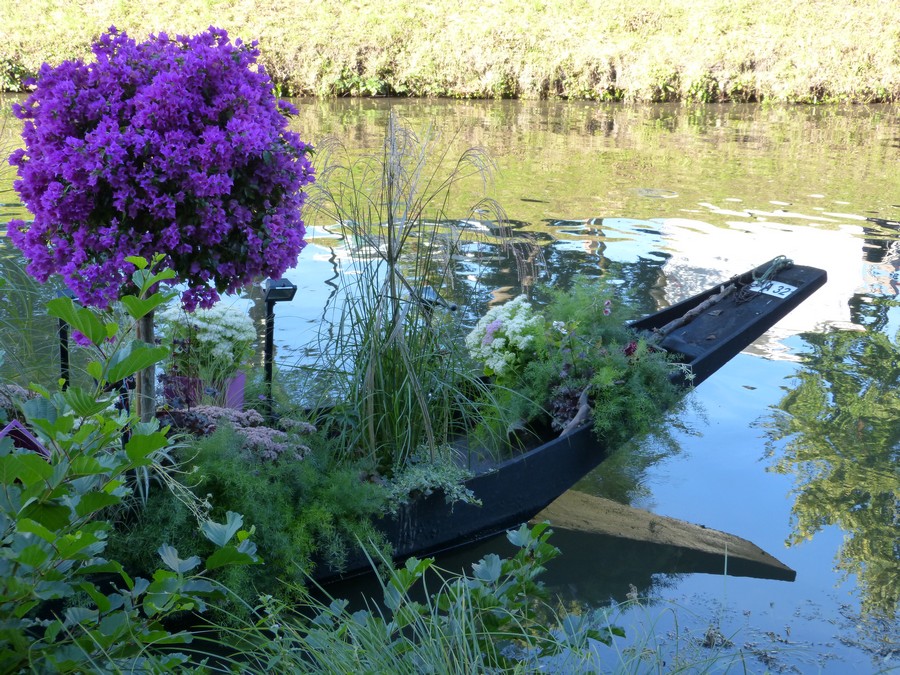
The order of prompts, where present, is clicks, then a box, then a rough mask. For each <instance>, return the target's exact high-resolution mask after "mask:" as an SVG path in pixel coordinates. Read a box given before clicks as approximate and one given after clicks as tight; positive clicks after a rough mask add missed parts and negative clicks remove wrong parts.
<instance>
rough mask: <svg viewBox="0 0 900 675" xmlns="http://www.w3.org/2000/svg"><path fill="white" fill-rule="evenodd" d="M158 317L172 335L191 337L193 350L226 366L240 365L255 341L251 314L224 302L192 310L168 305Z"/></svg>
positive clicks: (165, 329)
mask: <svg viewBox="0 0 900 675" xmlns="http://www.w3.org/2000/svg"><path fill="white" fill-rule="evenodd" d="M158 316H159V319H160V322H161V324H162V327H163V330H164V331H165V332H166V333H167V334H168V335H169V337H175V338H181V339H184V338H187V339H189V340H190V345H191V349H192V350H195V351H198V352H202V357H201V358H204V359H208V360H209V361H214V362H217V363H221V364H222V365H223V366H226V364H231V365H233V366H234V367H237V366H239V365H241V363H242V362H243V361H244V360H246V359H247V357H248V356H249V355H250V353H251V350H252V347H253V343H254V342H255V341H256V329H255V328H254V327H253V320H252V319H251V318H250V316H249V315H248V314H247V313H246V312H242V311H240V310H238V309H237V308H235V307H233V306H230V305H225V304H223V303H220V304H218V305H214V306H213V307H211V308H210V309H197V310H195V311H194V312H191V313H188V312H185V311H184V310H183V309H181V308H180V307H178V306H176V307H169V308H168V309H165V310H164V311H162V312H160V313H159V315H158ZM198 356H199V355H198ZM226 367H227V366H226Z"/></svg>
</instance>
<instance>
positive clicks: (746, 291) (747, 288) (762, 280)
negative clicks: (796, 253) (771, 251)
mask: <svg viewBox="0 0 900 675" xmlns="http://www.w3.org/2000/svg"><path fill="white" fill-rule="evenodd" d="M793 266H794V261H793V260H791V259H790V258H788V257H787V256H784V255H780V256H778V257H777V258H775V259H774V260H772V262H771V263H769V266H768V267H767V268H766V269H765V270H764V271H763V273H762V274H759V275H757V274H756V270H753V273H752V276H753V281H752V282H750V283H749V284H746V285H744V286H742V287H741V289H740V290H739V291H738V292H737V294H736V295H735V296H734V302H735V304H738V305H740V304H743V303H745V302H747V301H749V300H752V299H753V298H755V297H756V296H757V295H759V294H760V293H761V292H762V289H763V288H765V285H766V283H767V282H769V281H772V279H773V278H774V277H775V275H776V274H778V273H779V272H780V271H781V270H786V269H788V268H789V267H793ZM754 287H755V288H754Z"/></svg>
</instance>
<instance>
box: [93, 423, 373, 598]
mask: <svg viewBox="0 0 900 675" xmlns="http://www.w3.org/2000/svg"><path fill="white" fill-rule="evenodd" d="M200 410H202V408H200ZM254 428H256V429H262V428H263V427H254ZM282 433H283V435H284V438H282V439H280V442H281V443H283V444H284V446H285V449H284V450H283V452H280V453H278V455H277V456H275V457H272V458H268V459H267V458H264V457H263V455H262V454H261V453H260V452H258V451H257V450H256V449H255V448H252V447H251V448H248V443H251V441H252V439H251V440H250V441H248V439H247V437H246V436H245V435H244V434H243V433H242V430H241V429H236V428H233V427H232V426H230V425H229V424H228V423H226V422H223V421H221V420H220V422H219V423H218V428H217V429H216V431H215V432H214V433H212V434H211V435H209V436H206V437H200V438H194V439H193V440H192V441H191V443H190V444H189V445H186V446H185V447H183V448H181V449H180V450H179V452H178V459H179V460H180V461H179V467H180V471H181V473H180V474H178V475H177V476H174V478H176V479H177V480H178V485H176V486H173V487H174V488H175V489H174V490H172V491H166V490H158V491H157V493H156V495H155V497H154V498H152V499H151V500H150V501H149V503H148V506H147V508H146V509H143V510H141V511H140V512H138V513H136V514H135V516H134V517H133V518H130V519H128V520H127V521H123V522H122V523H121V524H120V526H119V527H118V528H117V531H116V532H115V533H114V534H113V535H112V537H111V540H112V543H111V546H112V548H113V550H114V551H115V552H116V555H117V556H118V557H119V558H120V560H122V562H123V563H124V564H125V565H126V567H128V568H130V569H135V570H145V569H147V567H148V566H149V565H151V564H152V563H153V561H154V558H155V552H156V549H157V547H158V546H159V545H160V544H161V543H163V542H166V541H170V542H174V543H176V544H177V545H178V546H179V547H187V546H190V545H191V542H192V541H193V539H194V538H195V526H194V523H193V521H194V520H195V516H194V515H193V514H191V513H190V510H189V509H188V508H187V507H186V506H185V504H184V500H183V499H181V498H180V497H179V495H180V494H181V493H182V492H183V491H187V492H188V493H190V494H191V495H192V496H193V498H194V499H196V500H198V501H199V502H201V503H202V504H203V508H204V512H203V513H204V514H205V515H208V517H212V518H214V519H221V518H222V517H223V516H224V515H225V514H227V512H229V511H235V512H240V513H242V514H243V516H244V518H245V520H246V522H247V523H248V525H251V526H252V527H253V528H254V529H255V535H254V542H255V543H256V545H257V546H258V547H259V551H260V555H261V556H262V557H263V558H264V559H265V561H266V565H265V568H262V567H258V568H257V567H252V568H251V567H247V568H242V569H236V568H235V569H226V570H222V571H221V572H220V573H217V574H216V575H215V578H216V579H217V580H219V581H221V582H222V583H223V584H225V585H227V586H228V587H229V588H230V589H231V590H232V591H233V592H234V593H235V594H236V595H237V596H240V597H241V598H243V599H244V601H245V602H250V603H253V602H255V600H256V597H257V595H258V594H260V593H271V594H276V595H277V594H279V593H283V592H288V591H287V589H286V587H283V586H282V582H286V583H290V584H294V585H299V584H304V583H306V581H307V575H308V574H311V573H313V572H314V571H315V568H316V566H317V565H326V566H328V567H329V568H331V569H334V570H336V571H340V569H341V568H342V567H343V566H344V565H345V564H346V561H347V559H348V557H349V556H351V555H353V554H354V552H355V550H356V547H357V543H358V542H359V541H364V542H370V541H371V542H376V543H377V544H378V545H380V546H381V547H382V549H386V545H384V544H383V542H382V537H381V535H380V534H379V533H378V532H377V531H376V530H375V528H374V526H373V525H372V521H373V519H374V518H375V517H377V516H379V515H381V514H382V513H383V512H384V504H385V495H386V491H385V488H384V487H382V486H381V485H379V484H377V483H373V482H370V481H367V480H364V478H363V472H362V471H361V470H360V468H359V467H357V466H355V465H352V464H350V465H347V464H341V463H338V462H336V461H335V458H334V456H333V453H332V452H331V451H330V450H328V449H327V448H326V449H324V450H323V445H327V444H325V443H323V441H322V439H321V438H320V437H319V436H316V435H314V436H310V435H309V433H308V432H306V431H304V432H303V433H301V434H298V433H297V432H296V431H294V430H291V431H288V432H282ZM309 446H312V447H309ZM209 550H211V547H210V546H209V544H205V543H204V544H202V545H201V546H199V547H198V549H197V553H199V554H203V553H206V552H208V551H209Z"/></svg>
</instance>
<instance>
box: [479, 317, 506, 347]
mask: <svg viewBox="0 0 900 675" xmlns="http://www.w3.org/2000/svg"><path fill="white" fill-rule="evenodd" d="M502 327H503V319H494V320H493V321H491V322H490V323H489V324H488V325H487V328H485V329H484V338H483V339H482V340H481V344H483V345H484V346H487V345H489V344H491V343H492V342H493V341H494V333H496V332H497V331H498V330H500V329H501V328H502Z"/></svg>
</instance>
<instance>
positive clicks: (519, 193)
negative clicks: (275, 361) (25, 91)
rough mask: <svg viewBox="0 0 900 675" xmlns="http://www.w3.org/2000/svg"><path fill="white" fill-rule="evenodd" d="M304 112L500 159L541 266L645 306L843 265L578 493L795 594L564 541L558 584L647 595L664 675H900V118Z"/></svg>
mask: <svg viewBox="0 0 900 675" xmlns="http://www.w3.org/2000/svg"><path fill="white" fill-rule="evenodd" d="M298 104H299V107H300V115H299V117H298V120H297V123H296V124H297V129H298V130H299V131H300V132H301V134H302V135H303V137H304V139H305V140H308V141H310V142H312V143H313V144H319V143H320V142H321V141H322V140H323V139H324V138H326V137H332V136H333V137H337V138H338V139H341V140H342V141H344V142H345V143H346V144H347V145H349V146H352V147H357V148H366V149H372V150H374V149H377V148H378V147H379V145H380V143H381V140H382V139H383V135H384V131H385V127H386V122H387V117H388V114H389V111H390V109H391V108H392V107H393V109H395V110H396V111H397V112H399V113H400V115H401V116H402V117H403V118H404V119H405V121H406V122H407V123H408V124H409V125H410V126H411V127H412V128H413V129H425V128H426V127H428V126H429V125H432V126H433V128H434V129H435V130H436V131H437V132H438V133H440V134H441V139H442V140H441V144H440V145H439V147H444V148H449V154H450V156H456V155H458V154H459V153H461V152H462V151H463V150H464V149H466V148H468V147H471V146H482V147H484V148H486V149H487V150H489V151H490V153H491V155H492V156H493V158H494V160H495V161H496V163H497V168H498V171H497V172H496V174H495V181H494V184H493V186H492V189H491V190H490V194H491V196H493V197H495V198H496V199H497V200H498V201H499V202H500V203H501V204H502V206H503V207H504V208H505V210H506V212H507V215H508V217H509V218H510V219H511V220H512V221H514V223H515V224H516V233H517V234H518V235H519V236H520V237H521V238H522V240H523V241H529V242H537V243H538V244H539V245H540V252H541V255H540V256H539V259H538V261H537V263H536V266H535V267H533V268H532V269H531V272H532V274H533V275H535V276H537V277H539V278H543V279H544V280H550V281H554V282H557V283H564V282H565V280H566V279H568V278H571V277H572V275H574V274H578V273H580V274H589V275H600V274H603V275H608V276H610V277H611V278H613V279H619V280H621V281H622V282H623V284H622V292H623V296H625V297H627V299H628V301H629V302H632V303H634V304H636V305H637V306H639V307H640V308H641V309H642V310H643V311H647V312H649V311H652V310H654V309H656V308H657V307H660V306H664V305H666V304H670V303H672V302H675V301H677V300H679V299H681V298H683V297H686V296H688V295H690V294H692V293H693V292H696V291H698V290H700V289H702V288H705V287H707V286H709V285H711V284H713V283H716V282H719V281H722V280H725V279H727V278H728V277H730V276H731V275H732V274H734V273H736V272H741V271H744V270H746V269H749V268H750V267H752V266H755V265H757V264H761V263H764V262H766V261H768V260H769V259H771V258H773V257H775V256H777V255H786V256H788V257H790V258H792V259H793V260H795V261H796V262H797V263H798V264H804V265H813V266H817V267H822V268H824V269H826V270H827V272H828V275H829V281H828V284H827V285H826V286H825V287H824V288H823V289H821V290H819V291H818V292H817V293H816V294H815V295H814V296H813V297H812V298H811V299H810V300H808V301H806V302H805V303H804V304H803V305H802V306H801V307H800V308H799V309H797V310H795V311H794V312H793V313H792V314H790V315H789V316H788V317H787V318H785V319H784V320H783V321H782V322H780V323H779V324H778V325H777V326H776V327H775V328H774V329H772V330H770V331H769V332H768V333H767V334H766V335H765V336H764V337H763V338H761V339H760V340H758V341H757V342H756V343H754V344H753V345H752V346H751V347H750V348H748V349H747V350H746V351H745V352H744V353H743V354H741V355H739V356H738V357H736V358H735V359H733V360H732V361H731V362H730V363H729V364H727V365H726V366H725V367H724V368H723V369H722V370H721V371H719V372H718V373H716V374H715V375H714V376H713V377H711V378H710V379H709V380H707V381H706V382H704V383H703V384H702V385H700V386H699V387H698V388H697V389H696V390H695V391H693V392H692V393H691V394H690V395H689V401H688V403H689V405H688V406H687V407H686V408H685V409H684V410H683V411H680V412H679V413H678V415H677V416H673V417H671V418H670V419H669V420H668V422H669V427H670V428H669V429H668V433H667V434H666V437H665V438H661V437H660V438H650V439H643V440H641V441H637V442H635V443H634V444H632V445H631V446H630V447H628V448H625V449H623V450H622V451H621V452H619V453H618V454H617V455H615V456H614V457H612V458H611V459H610V460H609V461H607V462H605V463H604V464H603V465H602V466H601V467H600V468H599V469H598V470H597V471H596V472H594V473H593V474H591V475H589V476H587V477H586V478H585V479H584V480H583V481H582V482H581V483H580V484H579V485H578V486H577V487H576V489H577V490H581V491H586V492H590V493H593V494H597V495H601V496H606V497H610V498H613V499H617V500H619V501H622V502H627V503H630V504H632V505H634V506H638V507H641V508H645V509H648V510H650V511H653V512H655V513H658V514H660V515H665V516H671V517H674V518H680V519H683V520H687V521H690V522H693V523H698V524H702V525H705V526H707V527H711V528H716V529H720V530H724V531H726V532H730V533H732V534H735V535H738V536H740V537H743V538H745V539H749V540H750V541H752V542H754V543H755V544H757V545H758V546H760V547H761V548H763V549H764V550H766V551H768V552H769V553H771V554H773V555H774V556H775V557H777V558H778V559H780V560H781V561H782V562H784V563H785V564H787V565H788V566H790V567H791V568H793V569H795V570H796V571H797V578H796V581H794V582H783V581H770V580H764V579H752V578H741V577H731V576H724V575H722V574H688V573H684V572H682V571H680V570H683V569H685V567H684V565H686V564H688V561H682V562H679V561H675V562H673V561H672V560H670V559H667V558H664V557H663V556H662V555H657V553H656V552H654V550H653V549H648V548H646V547H639V546H637V545H633V544H629V543H627V542H624V541H621V540H609V539H602V538H599V537H593V538H592V537H590V536H587V535H577V534H575V533H567V532H557V535H556V537H555V543H556V544H557V545H558V546H559V547H560V548H561V549H562V553H563V555H562V558H561V560H560V561H559V562H558V564H556V565H554V566H553V567H552V568H551V569H550V570H549V572H548V577H547V581H548V584H549V585H550V586H551V589H552V590H553V591H555V592H558V593H559V594H560V595H561V597H562V598H563V599H564V602H565V603H566V604H569V605H572V604H580V605H582V606H585V607H601V606H606V605H608V604H609V602H610V600H614V601H623V600H625V599H626V597H627V595H628V594H629V592H631V593H634V592H636V593H637V595H638V596H640V597H641V598H644V600H642V606H641V607H639V608H633V609H630V610H628V611H626V612H624V613H622V614H621V615H619V616H617V623H618V624H619V625H621V626H623V627H624V628H625V629H626V632H627V633H628V634H629V636H631V638H630V639H636V640H637V646H638V647H639V648H645V649H652V650H659V651H660V652H661V653H662V654H664V655H665V656H664V660H665V661H666V663H667V664H668V665H667V667H668V668H671V667H674V666H675V664H676V663H677V659H676V658H675V656H674V654H675V652H676V651H678V652H679V653H681V654H684V653H691V654H693V655H694V658H704V657H707V656H709V655H710V651H709V650H708V649H706V648H705V647H703V646H702V643H703V642H704V641H707V642H709V641H710V640H711V641H715V640H716V639H717V638H721V640H727V642H728V643H730V645H731V647H729V648H726V650H725V651H726V652H727V653H731V654H742V655H743V656H742V658H743V661H738V662H735V663H733V664H732V668H734V670H735V672H743V670H744V669H746V670H747V671H749V672H764V671H765V670H766V669H768V670H770V671H773V672H799V673H807V672H825V673H848V672H857V673H871V672H881V671H889V670H891V669H898V668H900V630H898V622H897V618H898V597H900V515H898V505H900V398H898V396H897V390H898V384H900V343H898V331H900V302H898V298H900V232H898V231H900V224H898V221H900V109H897V108H886V107H857V108H838V107H829V108H769V107H761V106H752V107H751V106H746V107H745V106H727V107H718V106H704V107H699V108H685V107H671V106H658V107H647V106H645V107H634V108H632V107H623V106H601V105H595V104H587V103H540V102H427V101H425V102H423V101H406V100H398V101H386V100H378V101H372V100H364V101H355V100H354V101H326V102H322V101H312V102H305V101H299V102H298ZM0 187H2V186H0ZM14 210H15V209H13V208H7V214H9V213H11V212H13V211H14ZM449 215H451V216H452V215H454V214H452V213H451V214H449ZM458 217H462V215H460V216H458ZM313 241H314V243H313V244H311V245H310V246H309V247H308V248H307V249H306V250H305V251H304V253H303V254H302V256H301V260H300V263H299V265H298V267H297V268H296V269H295V270H293V271H292V272H290V273H288V274H287V275H286V276H287V277H288V278H290V279H291V280H292V281H294V282H295V283H297V284H298V285H299V286H300V288H301V292H299V293H298V294H297V297H296V299H295V300H294V301H293V302H292V303H290V304H289V305H279V307H278V309H277V323H276V342H277V345H278V349H279V361H280V362H281V363H282V364H283V365H285V366H286V365H289V364H290V363H292V362H298V361H300V360H302V358H303V353H304V346H303V345H304V343H305V341H306V340H307V339H308V338H310V337H311V336H312V335H313V331H314V328H315V325H316V323H317V320H318V317H319V316H320V314H321V307H322V304H323V302H324V298H325V296H326V291H327V290H328V288H329V287H328V286H327V282H328V281H329V279H330V277H331V276H332V270H333V268H332V262H333V251H332V250H331V249H330V248H329V246H330V242H329V240H328V239H327V238H325V237H314V238H313ZM514 268H515V265H514V263H513V262H511V261H510V262H508V263H504V264H501V265H498V266H497V267H496V269H494V270H492V271H491V272H490V273H489V274H488V275H486V280H487V283H488V284H489V286H490V288H489V289H488V290H490V291H492V292H493V293H494V294H495V295H497V296H501V295H508V294H515V293H518V292H521V287H520V286H519V285H518V282H517V281H516V280H515V275H514V273H513V272H514ZM501 546H502V540H498V541H494V542H489V543H487V544H486V545H485V546H484V547H483V548H481V549H479V551H480V552H484V551H487V550H498V549H499V548H500V547H501ZM477 553H478V552H475V555H477ZM469 555H470V556H471V555H472V554H469ZM443 562H444V564H445V565H448V566H451V565H458V564H461V563H464V562H465V559H464V558H460V557H453V558H448V559H446V560H445V561H443ZM673 608H675V610H676V611H674V612H672V611H669V610H671V609H673ZM648 636H650V637H648ZM721 640H720V641H721ZM624 644H626V643H624V642H623V643H622V645H624ZM609 658H610V659H611V661H610V662H611V663H615V662H616V660H615V659H616V658H617V657H616V656H615V654H614V653H612V652H610V653H609ZM728 663H731V662H728V661H725V662H721V663H720V664H719V665H718V666H714V667H713V668H712V669H713V670H714V671H716V670H722V669H724V665H726V664H728ZM735 664H736V665H735Z"/></svg>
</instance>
